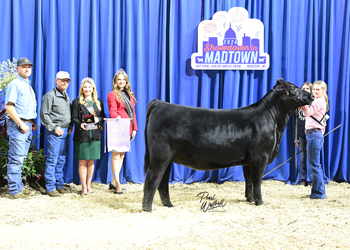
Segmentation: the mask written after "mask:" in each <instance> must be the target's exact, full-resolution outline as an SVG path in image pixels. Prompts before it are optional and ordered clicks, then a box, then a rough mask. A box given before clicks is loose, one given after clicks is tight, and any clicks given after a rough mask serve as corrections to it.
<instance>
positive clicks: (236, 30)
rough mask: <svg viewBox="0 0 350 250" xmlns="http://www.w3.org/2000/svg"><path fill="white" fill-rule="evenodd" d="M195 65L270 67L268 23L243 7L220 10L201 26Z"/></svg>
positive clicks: (251, 68) (238, 67) (193, 62)
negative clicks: (266, 40)
mask: <svg viewBox="0 0 350 250" xmlns="http://www.w3.org/2000/svg"><path fill="white" fill-rule="evenodd" d="M191 65H192V68H193V69H214V70H217V69H221V70H230V69H237V70H266V69H268V68H269V66H270V56H269V55H268V54H267V53H264V24H263V23H262V22H261V21H260V20H258V19H253V18H248V11H247V10H246V9H245V8H242V7H234V8H231V9H230V10H229V11H228V12H226V11H218V12H216V13H215V14H214V16H213V18H212V20H204V21H202V22H201V23H200V24H199V25H198V53H193V54H192V57H191Z"/></svg>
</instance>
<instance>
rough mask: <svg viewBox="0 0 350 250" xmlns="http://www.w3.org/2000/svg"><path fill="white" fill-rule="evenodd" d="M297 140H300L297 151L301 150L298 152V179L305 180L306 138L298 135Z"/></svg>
mask: <svg viewBox="0 0 350 250" xmlns="http://www.w3.org/2000/svg"><path fill="white" fill-rule="evenodd" d="M298 140H299V141H300V145H299V146H300V147H299V152H301V153H300V165H299V181H306V177H307V164H306V154H307V150H306V138H302V137H299V138H298ZM303 150H304V151H303Z"/></svg>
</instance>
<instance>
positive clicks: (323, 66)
mask: <svg viewBox="0 0 350 250" xmlns="http://www.w3.org/2000/svg"><path fill="white" fill-rule="evenodd" d="M232 7H244V8H246V9H247V10H248V13H249V17H250V18H257V19H260V20H261V21H262V22H263V23H264V25H265V36H264V39H265V48H264V50H265V52H267V53H268V54H269V55H270V68H269V69H268V70H265V71H254V70H244V71H243V70H242V71H238V70H227V71H223V70H215V71H207V70H193V69H192V68H191V66H190V58H191V54H192V53H194V52H197V36H198V35H197V27H198V24H199V23H200V22H201V20H208V19H211V18H212V16H213V15H214V13H215V12H217V11H228V10H229V9H230V8H232ZM349 25H350V3H349V1H348V0H308V1H304V0H285V1H281V0H256V1H248V0H241V1H239V0H168V1H166V0H149V1H147V0H123V1H122V0H120V1H119V0H0V27H1V37H0V48H1V49H0V61H5V60H6V59H11V58H13V57H15V58H17V59H18V58H20V57H28V58H30V59H31V60H32V62H33V63H34V64H35V66H34V67H33V74H32V76H31V79H32V84H33V87H34V89H35V91H36V96H37V100H38V112H39V111H40V107H41V97H42V96H43V95H44V94H45V93H46V92H48V91H50V90H51V89H52V88H54V87H55V74H56V72H57V71H59V70H65V71H68V72H69V73H70V74H71V78H72V82H71V83H70V86H69V88H68V91H67V92H68V94H69V95H70V97H71V99H72V100H73V99H74V98H76V97H77V96H78V91H79V87H80V82H81V80H82V79H83V78H84V77H86V76H90V77H92V78H93V79H94V80H95V82H96V85H97V91H98V95H99V97H100V98H101V99H102V100H103V101H104V105H105V107H107V95H108V93H109V92H110V91H111V89H112V78H113V75H114V74H115V72H116V71H117V70H118V69H119V68H124V69H125V70H126V72H127V73H128V75H129V79H130V82H131V86H132V90H133V91H134V93H135V95H136V98H137V104H136V116H137V122H138V127H139V131H138V133H137V136H136V139H135V140H134V141H133V142H132V143H131V145H132V150H131V152H129V153H127V154H126V158H125V162H124V166H123V169H122V173H121V175H122V178H121V179H122V181H123V182H126V181H130V182H135V183H142V182H143V181H144V177H145V176H144V172H143V163H144V152H145V145H144V143H145V142H144V128H145V114H146V107H147V103H148V102H149V101H151V100H152V99H161V100H163V101H167V102H171V103H177V104H183V105H188V106H194V107H207V108H215V109H230V108H237V107H242V106H246V105H249V104H251V103H254V102H256V101H257V100H259V99H260V98H261V97H262V96H264V95H265V94H266V93H267V91H268V90H270V89H271V88H272V87H273V86H274V84H275V82H276V80H277V79H278V78H284V79H285V80H287V81H290V82H292V83H294V84H296V85H298V86H301V85H302V83H303V82H305V81H310V82H313V81H315V80H319V79H320V80H324V81H325V82H326V83H327V84H328V95H329V100H330V111H329V115H330V117H331V118H330V120H329V122H328V125H327V129H326V132H328V131H330V130H331V129H333V128H334V127H336V126H337V125H339V124H342V127H341V128H340V129H338V130H337V131H335V132H334V133H332V134H330V135H329V136H328V137H326V138H325V143H324V147H323V150H322V159H321V161H322V165H323V167H324V169H325V179H326V180H327V181H328V180H330V179H331V180H337V181H342V182H344V181H345V182H349V181H350V171H349V169H348V166H349V165H350V158H349V107H350V105H349V96H350V90H349V82H350V73H349V72H350V51H349V50H350V41H349V40H350V39H349V37H350V35H349V34H350V30H349ZM106 111H107V114H106V115H107V117H109V113H108V109H107V108H106ZM208 119H210V118H208ZM37 122H38V124H40V118H38V119H37ZM291 125H292V123H291V121H290V123H289V125H288V126H287V129H286V131H285V134H284V137H283V139H282V142H281V146H280V151H279V154H278V156H277V157H276V159H275V161H274V162H273V163H272V164H270V165H269V166H268V167H267V169H266V173H267V172H269V171H271V170H272V169H274V168H275V167H276V166H278V165H279V164H280V163H282V162H283V161H285V160H286V159H288V158H289V157H291V156H292V155H293V154H294V144H293V138H292V126H291ZM39 132H40V133H41V136H40V137H39V138H38V139H36V140H35V143H36V145H37V146H38V147H45V146H46V141H45V135H44V128H43V126H41V127H39ZM36 134H37V133H36ZM104 142H105V140H104V139H103V140H102V145H104ZM102 151H103V153H102V158H101V160H99V161H96V168H95V174H94V177H93V181H96V182H102V183H108V182H110V181H111V178H112V171H111V169H110V157H111V155H110V154H109V153H104V147H103V148H102ZM77 166H78V161H77V160H75V159H74V144H73V141H72V135H71V136H70V138H69V148H68V155H67V164H66V167H65V181H66V182H68V183H69V182H74V183H79V182H80V181H79V175H78V170H77ZM264 179H275V180H281V181H286V182H289V183H295V182H296V181H297V170H296V169H295V167H294V160H292V161H290V162H288V163H286V164H284V165H283V166H282V167H280V168H278V169H277V170H275V171H273V172H272V173H271V174H269V175H267V176H266V177H265V178H264ZM243 180H244V177H243V172H242V167H241V166H236V167H232V168H228V169H223V170H218V171H210V172H209V171H208V172H204V171H194V170H191V169H189V168H186V167H184V166H181V165H177V164H174V165H173V168H172V172H171V177H170V182H183V183H191V182H194V181H201V182H206V181H213V182H219V183H222V182H224V181H243Z"/></svg>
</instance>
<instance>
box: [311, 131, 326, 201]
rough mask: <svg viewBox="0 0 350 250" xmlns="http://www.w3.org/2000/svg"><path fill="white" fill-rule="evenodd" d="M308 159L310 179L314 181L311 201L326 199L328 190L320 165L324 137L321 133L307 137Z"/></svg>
mask: <svg viewBox="0 0 350 250" xmlns="http://www.w3.org/2000/svg"><path fill="white" fill-rule="evenodd" d="M306 142H307V145H306V148H307V158H308V161H309V168H310V178H311V180H312V189H311V195H310V198H311V199H325V198H326V189H325V185H324V178H323V169H322V166H321V163H320V155H321V149H322V146H323V135H322V132H321V131H316V132H311V133H309V134H307V135H306Z"/></svg>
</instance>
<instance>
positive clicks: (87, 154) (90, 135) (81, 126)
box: [72, 77, 105, 195]
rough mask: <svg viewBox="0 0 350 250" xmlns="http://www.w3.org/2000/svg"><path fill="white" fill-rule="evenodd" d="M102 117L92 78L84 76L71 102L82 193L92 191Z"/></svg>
mask: <svg viewBox="0 0 350 250" xmlns="http://www.w3.org/2000/svg"><path fill="white" fill-rule="evenodd" d="M104 118H105V113H104V109H103V103H102V101H101V100H100V99H98V98H97V91H96V86H95V83H94V80H93V79H92V78H89V77H86V78H84V79H83V80H82V81H81V86H80V91H79V97H77V98H76V99H75V100H74V101H73V104H72V122H73V123H74V125H75V132H74V137H73V141H75V156H76V158H77V159H78V160H79V169H78V171H79V176H80V181H81V185H82V191H81V194H82V195H86V194H87V193H88V192H89V193H92V190H91V179H92V176H93V174H94V163H95V160H96V159H100V156H101V146H100V140H101V137H102V136H101V130H102V129H103V127H102V126H101V124H102V123H103V122H104Z"/></svg>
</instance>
